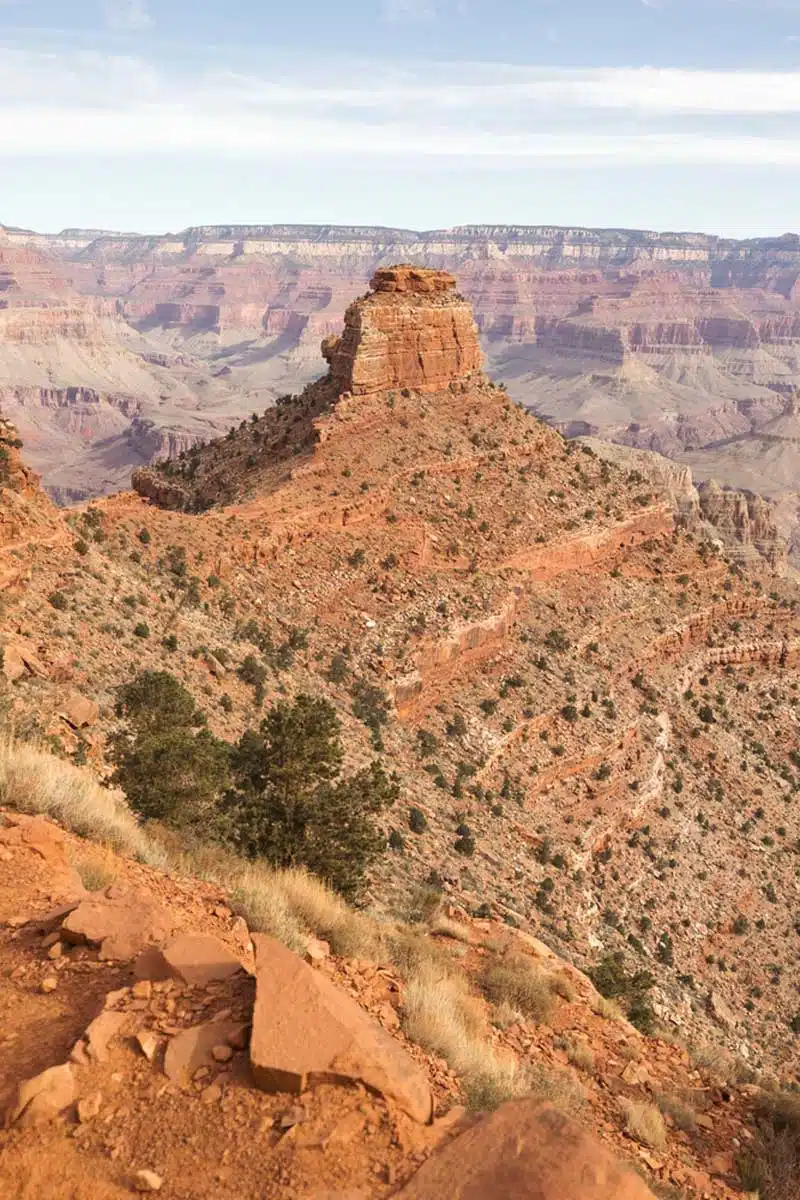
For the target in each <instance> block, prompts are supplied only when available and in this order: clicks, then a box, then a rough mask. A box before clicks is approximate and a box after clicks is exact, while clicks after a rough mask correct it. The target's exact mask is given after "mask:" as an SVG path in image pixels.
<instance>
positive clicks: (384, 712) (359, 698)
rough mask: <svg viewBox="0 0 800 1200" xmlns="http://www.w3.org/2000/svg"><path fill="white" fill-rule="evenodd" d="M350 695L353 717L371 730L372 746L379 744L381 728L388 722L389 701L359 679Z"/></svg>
mask: <svg viewBox="0 0 800 1200" xmlns="http://www.w3.org/2000/svg"><path fill="white" fill-rule="evenodd" d="M350 695H351V697H352V700H353V716H354V717H356V718H357V719H358V720H359V721H363V722H364V724H365V725H366V726H367V728H368V729H370V730H372V738H373V744H379V743H380V735H381V726H382V725H385V724H386V722H387V721H388V720H389V701H388V699H387V697H386V693H385V692H383V691H381V689H380V688H379V687H375V685H374V684H371V683H368V682H367V681H366V680H365V679H359V680H356V682H355V683H354V684H353V686H352V688H351V689H350ZM376 748H378V747H377V745H376Z"/></svg>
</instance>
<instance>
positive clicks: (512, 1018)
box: [492, 1000, 525, 1029]
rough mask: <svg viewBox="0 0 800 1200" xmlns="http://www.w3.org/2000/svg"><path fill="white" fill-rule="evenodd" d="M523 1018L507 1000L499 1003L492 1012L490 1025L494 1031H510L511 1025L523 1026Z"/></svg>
mask: <svg viewBox="0 0 800 1200" xmlns="http://www.w3.org/2000/svg"><path fill="white" fill-rule="evenodd" d="M524 1023H525V1018H524V1016H523V1015H522V1013H521V1012H519V1011H518V1009H516V1008H514V1006H513V1005H512V1004H509V1003H508V1001H507V1000H503V1001H501V1003H500V1004H498V1005H497V1006H496V1008H495V1009H494V1011H493V1012H492V1024H493V1025H494V1027H495V1029H510V1027H511V1026H512V1025H523V1024H524Z"/></svg>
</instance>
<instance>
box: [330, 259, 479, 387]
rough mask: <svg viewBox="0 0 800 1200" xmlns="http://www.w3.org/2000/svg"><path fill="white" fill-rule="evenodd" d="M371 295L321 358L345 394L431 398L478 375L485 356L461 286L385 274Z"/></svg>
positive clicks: (443, 278)
mask: <svg viewBox="0 0 800 1200" xmlns="http://www.w3.org/2000/svg"><path fill="white" fill-rule="evenodd" d="M372 289H373V290H372V292H371V293H370V294H369V295H367V296H365V297H364V298H363V299H361V300H357V301H356V302H355V304H351V305H350V307H349V308H348V310H347V312H346V313H345V319H344V320H345V323H344V333H343V334H342V336H341V338H337V339H331V338H326V339H325V341H324V342H323V346H322V352H323V355H324V356H325V357H326V358H327V360H328V362H329V363H330V367H331V378H332V380H333V382H334V383H335V385H336V387H337V388H338V390H339V392H340V393H345V392H351V393H352V394H353V395H363V394H365V393H369V392H378V391H382V390H384V389H387V388H394V387H400V388H403V387H407V388H413V389H416V390H419V391H424V392H432V391H441V390H444V389H445V388H447V387H448V386H449V385H450V384H451V383H452V382H453V381H455V380H460V379H465V378H466V377H467V376H468V375H470V374H471V373H472V372H474V371H480V369H481V364H482V361H483V356H482V354H481V349H480V345H479V343H478V336H477V330H476V328H475V322H474V321H473V319H472V310H471V308H470V306H469V305H468V304H467V303H466V302H465V301H464V300H462V299H461V298H460V297H458V296H456V293H455V279H454V278H453V276H452V275H449V274H447V272H445V271H431V270H426V269H425V268H422V267H410V266H398V267H383V268H381V269H380V270H378V271H377V272H376V274H375V276H374V278H373V280H372Z"/></svg>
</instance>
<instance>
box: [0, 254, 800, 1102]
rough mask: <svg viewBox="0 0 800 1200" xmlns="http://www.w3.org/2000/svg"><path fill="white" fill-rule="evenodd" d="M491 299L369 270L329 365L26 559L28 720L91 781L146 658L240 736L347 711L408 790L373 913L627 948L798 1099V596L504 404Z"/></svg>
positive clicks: (669, 1006) (581, 955) (17, 600)
mask: <svg viewBox="0 0 800 1200" xmlns="http://www.w3.org/2000/svg"><path fill="white" fill-rule="evenodd" d="M468 311H469V310H468V308H467V307H466V306H465V304H464V302H463V301H462V300H461V299H460V298H458V297H457V296H456V294H455V292H454V290H453V288H452V283H451V281H450V280H449V279H448V278H447V277H444V276H440V275H438V274H433V275H431V274H429V273H426V272H422V271H418V270H416V269H406V268H392V269H387V270H385V271H382V272H379V274H378V276H377V277H376V280H375V285H374V288H373V291H372V292H371V293H370V294H369V295H368V296H367V297H366V298H364V299H362V300H360V301H357V302H356V303H355V304H354V305H353V306H352V307H351V308H350V309H349V310H348V313H347V317H346V322H345V334H344V337H343V339H342V341H341V342H339V343H332V342H330V341H328V342H326V347H325V349H326V354H327V356H328V358H329V361H330V362H331V364H332V370H331V372H330V373H329V375H328V376H327V377H325V378H323V379H322V380H320V381H319V382H318V383H316V384H314V385H312V386H311V387H310V388H308V389H306V391H305V392H303V393H302V394H301V395H300V396H291V397H287V398H286V399H285V400H284V401H283V402H282V403H280V404H279V405H278V406H277V407H276V408H275V409H271V410H269V411H267V412H266V413H265V414H264V415H263V416H258V415H255V416H254V417H253V419H251V420H246V421H244V422H243V423H242V425H241V426H240V427H239V428H234V429H233V430H232V431H231V432H230V434H229V435H228V436H227V437H226V438H223V439H221V440H219V441H216V442H212V443H210V444H208V445H206V446H205V447H197V448H194V449H192V450H190V451H187V452H185V453H183V454H182V455H181V456H180V457H179V458H178V459H176V460H170V461H169V462H167V463H165V464H163V465H162V466H160V467H159V468H152V469H148V470H143V471H142V472H140V473H139V474H138V475H137V477H136V487H137V489H138V492H137V493H127V494H121V495H118V496H115V497H111V498H109V499H107V500H104V501H102V502H98V503H96V504H92V505H91V506H89V507H88V508H86V509H84V510H82V511H77V512H74V513H72V514H69V515H68V516H64V517H61V518H59V520H60V521H61V525H60V528H61V529H63V530H65V531H66V530H69V533H70V538H69V544H68V545H61V546H58V547H56V546H55V545H53V544H51V543H50V542H49V541H48V540H47V539H43V538H41V537H39V536H38V533H37V531H36V530H35V529H31V530H30V532H29V533H28V535H27V540H24V544H19V543H18V542H15V543H14V545H13V548H11V550H10V551H9V552H7V553H5V554H4V569H3V573H4V576H5V575H6V574H7V575H8V580H9V584H8V586H7V587H6V588H5V590H4V599H5V609H4V619H3V630H4V638H5V642H6V664H7V673H8V669H9V668H8V664H9V663H12V664H15V666H14V669H13V671H12V672H11V673H12V675H13V677H14V678H15V683H14V688H13V705H14V708H15V709H16V711H17V714H18V715H17V720H18V723H19V724H20V726H21V727H23V728H24V729H25V730H26V731H28V732H31V731H34V732H35V731H37V730H38V731H40V732H43V733H46V734H49V735H52V736H54V737H56V738H57V739H58V744H59V745H60V746H61V747H62V748H63V749H64V750H65V751H66V752H67V753H77V754H79V755H80V756H81V757H83V756H84V755H88V757H89V758H90V759H91V760H92V761H94V762H96V763H97V764H98V765H101V764H102V761H103V747H104V738H105V737H106V735H107V734H108V733H109V732H110V731H111V730H112V729H113V728H114V712H113V704H114V698H115V688H116V687H117V685H118V684H119V683H121V682H123V681H124V680H126V679H128V678H130V676H131V675H132V674H134V673H135V672H137V671H140V670H142V669H143V668H154V669H160V668H163V667H164V666H167V667H168V668H169V669H170V670H171V671H173V672H174V673H176V674H177V675H178V676H179V677H180V678H181V679H182V680H183V681H184V682H185V683H186V684H187V686H188V687H189V688H190V689H191V691H192V692H193V694H194V695H195V697H196V698H197V701H198V703H200V704H201V706H202V707H203V708H204V709H205V711H206V713H207V715H208V720H209V723H210V725H211V727H212V728H213V729H214V731H215V732H217V733H218V734H220V735H221V736H225V737H227V738H233V737H235V736H237V735H238V734H239V733H241V732H242V730H243V729H245V728H247V727H252V726H253V725H254V724H255V723H256V722H257V721H258V719H259V713H260V711H261V710H260V704H262V703H263V704H269V703H271V702H272V701H274V700H275V699H276V698H278V697H279V696H281V695H285V694H289V695H293V694H295V693H296V692H298V691H301V690H305V691H311V692H314V693H321V694H324V695H326V696H328V697H329V698H330V699H331V701H332V702H333V703H334V705H335V707H336V709H337V711H338V713H339V714H340V717H341V720H342V723H343V726H344V730H345V741H346V745H347V755H348V760H349V761H350V762H351V763H352V765H353V766H358V765H364V764H366V763H367V762H369V761H370V760H371V759H372V757H373V756H375V755H376V754H378V755H380V756H381V757H382V758H383V759H384V760H385V761H387V762H388V763H389V764H391V766H392V767H393V768H394V769H395V770H397V771H398V773H399V775H400V778H401V783H402V791H401V797H400V800H399V801H398V802H397V804H396V805H395V807H394V809H393V811H392V812H391V814H390V815H389V818H388V822H387V832H389V830H393V831H394V834H395V836H394V837H393V838H392V846H393V848H392V849H391V850H390V851H388V852H387V853H386V855H384V857H383V858H382V859H381V861H380V863H379V865H378V867H377V869H376V872H375V873H374V876H373V879H372V885H371V898H372V901H373V902H374V903H375V904H376V905H378V906H379V907H381V908H384V909H393V910H397V909H398V908H399V909H402V908H403V907H407V906H408V905H409V904H410V903H411V902H412V901H413V896H414V894H416V892H417V891H418V889H419V886H420V885H427V886H430V887H434V888H435V889H439V890H440V891H441V892H442V893H443V894H444V896H445V897H447V898H449V899H451V900H452V901H454V902H457V903H458V904H460V905H462V906H463V907H464V909H465V910H466V911H468V912H471V913H477V914H479V915H480V916H491V917H494V918H497V919H500V920H503V921H505V922H506V923H508V924H509V925H512V926H517V927H519V928H520V929H522V930H523V931H525V930H530V931H533V932H535V933H536V935H537V936H538V937H540V938H543V939H544V940H546V941H547V942H548V943H549V944H551V945H554V946H556V947H557V948H558V951H559V953H560V954H563V955H565V956H567V957H568V958H569V959H571V960H573V961H574V962H575V963H577V964H578V965H580V966H582V967H593V966H596V965H597V964H598V962H599V961H600V960H601V959H602V958H603V957H604V956H606V955H608V954H613V953H619V954H621V956H622V960H623V961H624V963H625V965H626V970H628V971H630V972H635V971H637V970H641V971H647V972H650V973H651V974H652V976H653V979H654V987H653V988H652V990H651V1001H652V1007H653V1009H654V1013H655V1017H657V1018H658V1019H660V1021H661V1022H662V1023H664V1024H666V1025H667V1026H671V1027H672V1028H673V1029H674V1031H675V1033H676V1034H678V1035H680V1036H681V1037H683V1038H684V1039H686V1040H695V1041H696V1040H702V1041H711V1042H716V1043H719V1044H724V1045H726V1046H727V1047H728V1048H729V1049H730V1050H731V1051H735V1052H736V1054H737V1055H739V1056H740V1057H741V1058H742V1059H743V1060H745V1061H746V1062H747V1063H748V1064H749V1065H750V1066H751V1067H753V1068H756V1069H766V1070H769V1071H774V1072H776V1073H778V1074H780V1075H782V1076H783V1077H785V1078H786V1079H789V1080H792V1079H795V1078H796V1071H797V1055H796V1051H797V1034H796V1024H797V1022H796V1017H797V1014H798V1010H800V997H799V996H798V990H797V979H796V963H797V950H798V946H797V932H796V930H795V928H794V926H795V923H796V919H797V918H796V900H797V869H798V846H800V822H799V821H798V817H797V805H796V798H797V793H798V771H799V770H800V766H799V764H798V752H799V749H800V747H798V699H799V698H800V694H799V691H798V672H797V662H798V648H799V647H800V629H799V628H798V626H799V625H800V617H799V616H798V612H797V591H796V585H795V584H794V582H793V580H792V577H790V576H786V577H780V576H778V575H776V574H774V573H773V572H772V570H771V568H770V567H769V565H768V564H767V563H766V562H765V561H764V560H762V559H760V558H758V557H757V556H753V557H752V558H751V559H750V560H749V561H748V564H747V565H746V566H743V565H741V564H740V563H738V562H737V561H734V560H733V559H730V560H729V559H728V558H727V557H726V554H725V552H724V547H723V546H722V543H721V542H719V540H718V539H717V538H715V537H709V536H707V535H706V533H704V532H703V530H702V528H700V527H698V528H695V527H693V526H691V524H690V525H689V527H688V528H687V527H686V522H685V521H684V520H682V519H678V520H676V515H675V507H674V503H673V501H671V500H670V497H669V495H668V494H667V492H666V491H664V490H662V488H661V486H660V485H659V484H658V483H657V482H656V481H654V480H653V479H650V478H647V477H645V475H644V474H643V473H642V472H641V471H638V470H636V469H633V470H631V469H628V467H627V466H625V467H623V466H620V465H619V464H617V463H614V462H610V461H607V460H606V459H604V458H600V457H599V456H598V455H597V454H596V453H595V452H594V451H593V450H592V448H591V446H585V447H580V446H577V445H574V444H571V443H569V442H566V441H565V440H564V439H563V438H562V436H561V435H560V434H559V433H557V432H556V431H555V430H553V429H551V428H548V427H547V426H545V425H543V424H541V423H540V422H538V421H537V420H536V419H535V418H533V417H532V416H531V415H530V414H528V413H527V412H525V411H524V410H523V409H522V408H520V407H518V406H517V405H516V404H514V403H513V402H512V401H511V399H510V398H509V396H508V395H507V394H506V392H505V391H504V389H503V388H502V387H498V386H495V385H494V384H492V383H491V382H489V381H488V380H487V379H486V378H485V377H484V376H483V375H482V373H481V372H480V370H479V365H478V364H479V351H478V343H477V333H476V331H475V328H474V326H473V325H472V323H471V322H470V321H469V319H468ZM465 313H466V314H467V316H465ZM21 561H24V564H25V570H26V572H27V582H26V584H25V586H24V587H23V586H21V585H20V583H19V578H18V577H15V578H12V576H11V573H10V572H8V573H7V572H6V569H5V568H6V564H7V563H9V562H10V563H14V564H16V563H17V562H21ZM246 660H252V662H255V664H256V667H257V668H258V670H257V671H256V672H255V673H254V671H253V667H252V662H251V663H250V665H249V666H245V663H246ZM31 664H34V665H33V666H32V665H31ZM255 681H257V682H255ZM76 695H77V698H78V699H80V698H81V697H85V698H88V699H89V700H90V701H93V702H96V704H97V706H98V710H97V711H94V709H93V708H92V706H91V705H90V706H89V709H88V710H86V709H84V710H83V713H84V718H85V719H81V717H80V715H79V713H78V710H77V709H76V707H75V701H76ZM412 810H413V811H412Z"/></svg>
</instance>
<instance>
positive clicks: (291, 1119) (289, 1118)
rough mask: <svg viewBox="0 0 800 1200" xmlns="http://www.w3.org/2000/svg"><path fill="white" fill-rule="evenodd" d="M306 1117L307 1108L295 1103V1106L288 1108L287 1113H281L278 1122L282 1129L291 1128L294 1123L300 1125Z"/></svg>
mask: <svg viewBox="0 0 800 1200" xmlns="http://www.w3.org/2000/svg"><path fill="white" fill-rule="evenodd" d="M305 1119H306V1110H305V1109H304V1108H300V1107H298V1106H297V1105H295V1107H294V1108H290V1109H287V1111H286V1112H285V1113H281V1116H280V1120H279V1122H278V1124H279V1125H280V1127H281V1129H291V1128H292V1127H293V1126H294V1125H300V1124H301V1123H302V1122H303V1121H305Z"/></svg>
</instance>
